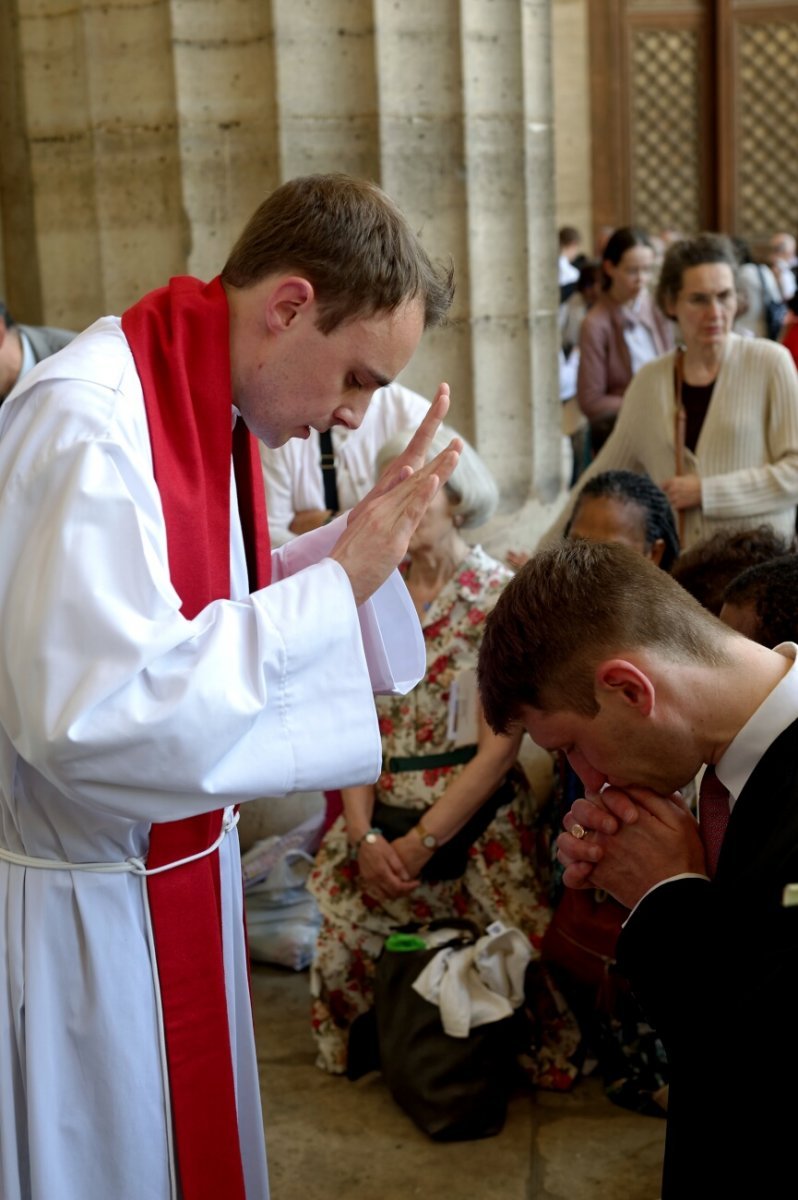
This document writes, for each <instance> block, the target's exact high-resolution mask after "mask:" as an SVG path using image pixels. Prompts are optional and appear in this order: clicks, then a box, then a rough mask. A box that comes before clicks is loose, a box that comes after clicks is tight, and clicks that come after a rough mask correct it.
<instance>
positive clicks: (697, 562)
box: [672, 525, 793, 616]
mask: <svg viewBox="0 0 798 1200" xmlns="http://www.w3.org/2000/svg"><path fill="white" fill-rule="evenodd" d="M792 550H793V545H792V543H791V542H788V541H787V539H786V538H785V537H783V536H782V535H781V534H780V533H777V532H776V530H775V529H774V528H773V526H772V525H757V526H756V527H755V528H753V529H735V530H731V531H730V530H728V529H719V530H718V531H717V533H713V534H711V535H710V537H707V538H703V539H702V540H701V541H700V542H696V543H695V545H693V546H691V547H690V548H689V550H685V552H684V554H682V555H681V557H680V559H679V561H678V563H677V564H676V566H675V567H674V569H673V571H672V575H673V578H674V579H675V580H676V582H677V583H680V584H681V585H682V587H683V588H684V589H685V591H687V592H689V593H690V595H691V596H694V597H695V599H696V600H698V602H699V604H703V606H704V608H708V609H709V611H710V612H711V613H714V614H715V616H717V615H718V614H719V612H720V610H721V608H722V607H723V593H724V591H725V590H726V587H727V586H728V585H729V584H730V583H731V581H732V580H733V579H735V578H736V577H737V576H738V575H739V574H740V572H741V571H744V570H745V569H746V567H752V566H754V565H755V564H757V563H763V562H770V560H771V559H773V558H781V557H782V556H783V555H785V554H789V553H791V552H792Z"/></svg>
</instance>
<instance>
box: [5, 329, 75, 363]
mask: <svg viewBox="0 0 798 1200" xmlns="http://www.w3.org/2000/svg"><path fill="white" fill-rule="evenodd" d="M17 329H19V330H20V332H21V333H24V334H25V337H26V338H27V339H28V341H29V342H30V344H31V349H32V350H33V357H34V358H35V359H36V362H37V363H38V362H41V361H42V359H43V358H48V357H49V356H50V355H51V354H55V352H56V350H63V348H64V346H66V345H68V343H69V342H71V341H72V339H73V337H74V336H75V334H74V333H72V332H71V330H69V329H55V328H52V327H51V326H49V325H18V326H17Z"/></svg>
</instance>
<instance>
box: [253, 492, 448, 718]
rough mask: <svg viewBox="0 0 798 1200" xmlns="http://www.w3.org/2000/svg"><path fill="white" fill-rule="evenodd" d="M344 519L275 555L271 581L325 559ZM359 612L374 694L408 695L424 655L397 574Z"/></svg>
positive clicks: (414, 618) (417, 627) (421, 668)
mask: <svg viewBox="0 0 798 1200" xmlns="http://www.w3.org/2000/svg"><path fill="white" fill-rule="evenodd" d="M347 519H348V518H347V516H346V515H345V514H344V515H343V516H340V517H337V518H336V519H335V520H334V521H331V522H330V523H329V525H323V526H322V527H321V529H314V530H313V531H312V532H310V533H305V534H303V535H302V537H300V538H294V540H293V541H292V542H291V543H290V544H289V545H286V546H284V547H283V548H282V550H281V551H276V552H275V553H274V554H273V555H272V578H273V579H274V580H277V579H284V578H286V577H287V576H288V575H292V574H294V573H295V572H297V571H301V570H304V569H305V568H306V567H307V566H308V565H309V564H310V563H314V562H318V561H319V560H320V559H322V558H324V557H325V556H326V555H328V554H329V552H330V551H331V550H332V548H333V546H334V545H335V543H336V542H337V541H338V539H339V537H340V536H341V534H342V533H343V531H344V529H345V528H346V522H347ZM330 561H331V560H330ZM339 569H340V568H339ZM341 573H342V574H344V572H343V571H342V572H341ZM345 578H346V576H345ZM348 582H349V581H348V578H347V584H348ZM357 613H358V619H359V621H360V630H361V634H362V636H363V647H364V650H365V654H366V662H367V663H368V669H369V678H370V680H371V686H372V689H373V691H374V692H377V693H380V694H386V693H387V694H393V695H397V694H398V695H404V694H405V693H406V692H409V691H410V689H411V688H413V687H415V686H416V684H417V683H418V681H419V680H420V679H421V678H422V677H423V675H424V674H425V673H426V669H427V667H426V650H425V647H424V635H423V634H422V632H421V625H420V623H419V619H418V616H417V614H416V610H415V608H414V607H413V603H412V601H411V599H410V595H409V593H408V591H407V588H406V587H405V585H404V581H403V580H402V577H401V576H400V574H399V572H398V571H394V572H393V573H392V574H391V575H390V576H389V577H388V579H386V581H385V583H384V584H383V585H382V587H381V588H380V589H379V591H377V592H375V593H374V595H373V596H372V597H371V599H370V600H368V601H366V603H365V604H363V605H361V606H360V608H359V609H358V610H357Z"/></svg>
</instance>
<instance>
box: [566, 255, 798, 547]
mask: <svg viewBox="0 0 798 1200" xmlns="http://www.w3.org/2000/svg"><path fill="white" fill-rule="evenodd" d="M735 274H736V259H735V256H734V251H733V249H732V246H731V244H730V242H729V241H728V239H727V238H725V237H721V236H720V235H717V234H702V235H700V236H699V237H697V238H693V239H689V240H685V241H681V242H677V243H675V244H674V245H673V246H671V248H670V250H669V251H668V253H667V255H666V257H665V262H664V263H663V267H662V274H661V276H660V282H659V287H658V289H657V302H658V303H659V305H660V307H661V308H662V310H663V311H664V312H665V313H667V315H668V316H669V317H670V318H671V319H672V320H674V321H676V322H677V323H678V326H679V332H680V335H681V341H682V343H683V346H684V350H683V352H674V351H672V352H671V353H669V354H665V355H663V356H662V357H661V358H658V359H655V360H654V361H653V362H650V363H648V364H647V365H646V366H644V367H642V368H641V369H640V371H639V372H638V373H637V375H635V377H634V379H633V380H632V382H631V384H630V385H629V388H628V390H627V392H626V396H625V397H624V402H623V405H622V407H621V411H620V415H619V418H618V421H617V424H616V426H615V429H614V430H613V433H612V435H611V436H610V438H609V440H608V441H607V442H606V443H605V445H604V446H603V448H602V450H601V451H600V453H599V454H598V456H597V457H596V459H595V460H594V461H593V463H592V464H591V466H590V467H589V468H588V470H587V471H586V472H585V474H584V475H583V476H582V477H581V479H580V485H581V484H582V483H584V482H586V481H587V480H588V479H590V478H592V477H593V476H594V475H597V474H599V473H600V472H601V471H609V470H613V469H626V470H629V471H638V472H641V473H645V474H648V475H649V476H650V477H651V478H652V479H653V480H654V482H655V483H657V484H658V485H659V486H660V487H661V488H662V489H663V491H664V492H665V493H666V495H667V497H668V499H669V500H670V503H671V507H672V508H673V509H674V512H675V513H676V514H677V515H679V514H683V534H682V544H683V546H685V547H686V546H690V545H692V544H693V543H695V542H696V541H698V540H699V539H700V538H702V537H704V536H707V535H709V534H712V533H714V532H715V531H716V530H718V529H726V528H729V529H741V528H745V527H748V526H751V525H758V524H761V523H762V522H767V523H768V524H770V525H772V526H773V527H774V528H775V529H776V530H778V531H779V532H780V533H783V534H785V535H786V536H791V535H792V533H793V532H794V529H795V509H796V503H798V373H796V369H795V365H794V363H793V361H792V359H791V358H790V355H789V354H788V352H787V351H786V350H785V349H784V347H783V346H779V345H776V344H775V343H774V342H771V341H768V340H767V339H765V338H743V337H739V336H738V335H737V334H734V333H732V332H731V326H732V322H733V321H734V315H735V311H736V306H737V294H736V288H735ZM677 353H680V357H681V365H682V375H683V387H682V397H683V404H684V410H685V418H686V419H685V450H684V455H683V462H682V464H681V470H680V471H677V461H676V387H675V373H674V367H675V362H676V355H677ZM568 507H569V509H570V507H571V506H570V505H569V506H568ZM566 519H567V514H566V515H565V517H564V518H563V519H562V520H561V521H559V522H558V523H557V526H556V530H557V531H559V530H560V529H561V528H562V526H564V524H565V521H566ZM552 532H554V530H552Z"/></svg>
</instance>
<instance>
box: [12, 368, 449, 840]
mask: <svg viewBox="0 0 798 1200" xmlns="http://www.w3.org/2000/svg"><path fill="white" fill-rule="evenodd" d="M136 395H137V384H136V383H135V382H133V381H131V383H130V385H129V391H128V392H127V393H124V394H122V395H121V396H117V395H116V393H114V391H113V390H111V389H108V388H106V387H103V386H99V385H93V384H90V383H88V382H83V381H81V382H79V383H78V382H76V383H74V384H69V383H67V382H66V381H61V382H60V383H59V388H58V393H57V395H56V393H55V390H54V389H52V388H51V385H49V384H45V383H43V384H41V385H39V386H38V387H37V388H36V389H34V390H32V391H31V392H30V393H29V395H28V396H27V398H26V406H25V420H24V421H16V420H14V419H13V418H12V421H9V420H6V421H5V423H4V435H3V456H2V459H0V477H1V478H2V488H0V528H1V529H2V531H3V572H2V578H0V609H1V610H2V612H3V631H4V632H3V639H2V641H1V644H0V725H1V726H2V728H3V729H4V730H5V731H6V733H7V734H8V738H9V739H10V744H9V745H6V748H5V753H6V754H7V755H12V754H13V751H16V753H17V754H19V756H20V758H21V759H22V760H24V761H25V762H27V763H28V764H30V765H31V767H33V768H34V770H35V771H36V772H37V773H38V775H39V776H40V777H42V778H43V779H44V780H46V781H47V782H48V785H49V786H54V787H56V788H58V790H59V791H60V792H61V793H63V794H65V795H67V796H69V797H70V798H73V799H74V800H75V801H76V802H80V803H82V804H85V805H90V806H96V807H97V808H99V809H101V810H104V809H107V810H110V811H115V812H122V813H125V814H131V815H132V814H135V816H136V817H137V818H138V819H141V820H174V819H178V818H180V817H184V816H190V815H192V814H194V813H197V812H204V811H211V810H212V809H214V808H218V807H219V806H220V804H222V803H236V802H241V801H245V800H248V799H251V798H252V797H253V796H258V795H282V794H284V793H286V792H289V791H297V790H315V789H319V788H334V787H339V786H343V785H347V784H352V783H367V782H370V781H372V780H374V779H375V778H376V777H377V775H378V773H379V769H380V762H381V746H380V740H379V733H378V729H377V720H376V715H375V712H374V702H373V696H372V683H371V675H370V671H369V664H368V661H367V658H366V654H365V651H364V647H363V638H362V634H361V627H360V623H359V620H358V613H357V609H356V596H355V591H354V588H353V577H352V574H350V572H349V571H347V570H346V569H345V568H344V566H343V565H342V564H341V563H340V562H335V561H333V560H332V559H331V558H329V557H328V558H324V559H323V560H322V561H320V562H318V563H316V564H315V565H314V566H311V567H309V568H308V569H307V570H304V571H299V572H298V573H297V574H295V575H292V576H290V577H286V578H283V579H281V580H279V581H278V582H277V583H275V584H274V586H272V587H270V588H267V589H264V590H262V591H259V592H256V593H253V595H251V596H244V597H243V598H241V599H237V600H217V601H214V602H212V603H211V604H209V605H207V606H206V607H205V608H204V609H203V610H202V611H201V612H200V613H198V614H197V616H196V617H194V618H193V619H191V620H188V619H186V617H184V616H183V614H182V613H181V611H180V610H181V601H180V597H179V596H178V595H177V594H176V592H175V589H174V587H173V585H172V582H171V577H170V573H169V557H168V547H167V541H166V530H165V527H164V521H163V510H162V506H161V500H160V495H159V493H158V490H157V487H156V485H155V482H154V479H153V477H152V463H151V452H150V446H149V440H148V438H147V434H146V422H145V420H144V416H143V411H142V410H141V407H140V389H138V398H139V407H137V404H136ZM444 407H445V406H444ZM135 413H138V414H139V415H138V416H134V415H132V414H135ZM9 425H10V428H9ZM75 429H76V430H77V431H78V435H77V436H76V435H75V433H74V432H73V430H75ZM450 459H451V462H450V466H451V465H453V463H454V461H456V454H455V455H450ZM416 481H418V482H419V483H420V488H417V489H416V490H415V491H414V490H413V488H412V485H413V484H414V483H415V482H416ZM435 487H436V484H435V480H433V479H432V477H431V473H430V472H426V473H424V472H422V471H420V472H418V474H417V475H416V476H413V477H411V478H409V479H407V480H405V481H404V482H401V483H398V484H397V486H396V488H395V489H394V490H393V492H392V494H391V495H390V496H388V495H386V496H385V503H383V504H380V505H379V506H378V507H379V511H378V512H376V513H375V512H373V511H370V512H369V517H370V519H369V521H368V523H367V529H366V530H365V531H364V532H363V534H362V537H361V538H360V539H359V541H363V540H367V539H373V540H374V542H375V544H376V546H377V552H376V553H375V554H373V555H372V559H376V560H378V563H379V564H381V565H377V566H376V571H375V563H374V561H372V562H371V563H370V564H369V566H368V569H367V571H366V574H367V575H368V577H369V580H370V581H371V582H372V583H373V581H374V579H375V575H376V580H377V582H379V580H380V578H381V576H382V575H384V574H385V573H386V572H390V570H391V569H392V565H394V564H395V562H396V561H398V560H399V559H400V558H401V557H402V555H403V553H404V548H405V545H406V543H405V542H404V539H405V537H407V536H409V533H410V532H411V531H412V527H413V525H414V521H415V520H416V519H417V518H418V517H419V516H420V515H421V513H422V512H423V511H424V505H425V503H426V502H427V500H428V498H429V496H431V495H432V494H433V493H434V491H435ZM408 510H410V511H408ZM385 522H387V523H388V524H389V526H390V536H387V535H385V533H384V523H385ZM319 532H320V533H321V532H323V531H319ZM316 536H318V535H317V534H310V535H308V537H310V538H313V537H316ZM389 544H390V545H392V546H393V549H392V550H387V546H388V545H389ZM294 545H298V542H297V543H291V546H294ZM289 549H290V547H287V548H286V550H289ZM279 553H280V552H278V558H279ZM362 553H363V554H364V555H365V553H366V551H365V549H364V550H363V551H362ZM392 559H393V564H392V561H391V560H392ZM359 582H360V586H361V588H363V589H364V590H365V588H366V587H367V586H368V585H364V584H363V582H362V580H359ZM417 625H418V622H417V620H416V627H417ZM419 637H420V635H419ZM422 662H423V656H422ZM422 673H423V666H422V668H421V669H420V670H419V671H418V672H417V674H416V679H417V678H419V677H420V675H421V674H422ZM309 731H312V734H310V733H309ZM0 742H2V739H0ZM12 746H13V751H12V749H11V747H12ZM0 749H2V745H0ZM20 769H22V765H21V766H20ZM31 786H39V784H38V783H37V782H35V781H34V782H33V783H31Z"/></svg>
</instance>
